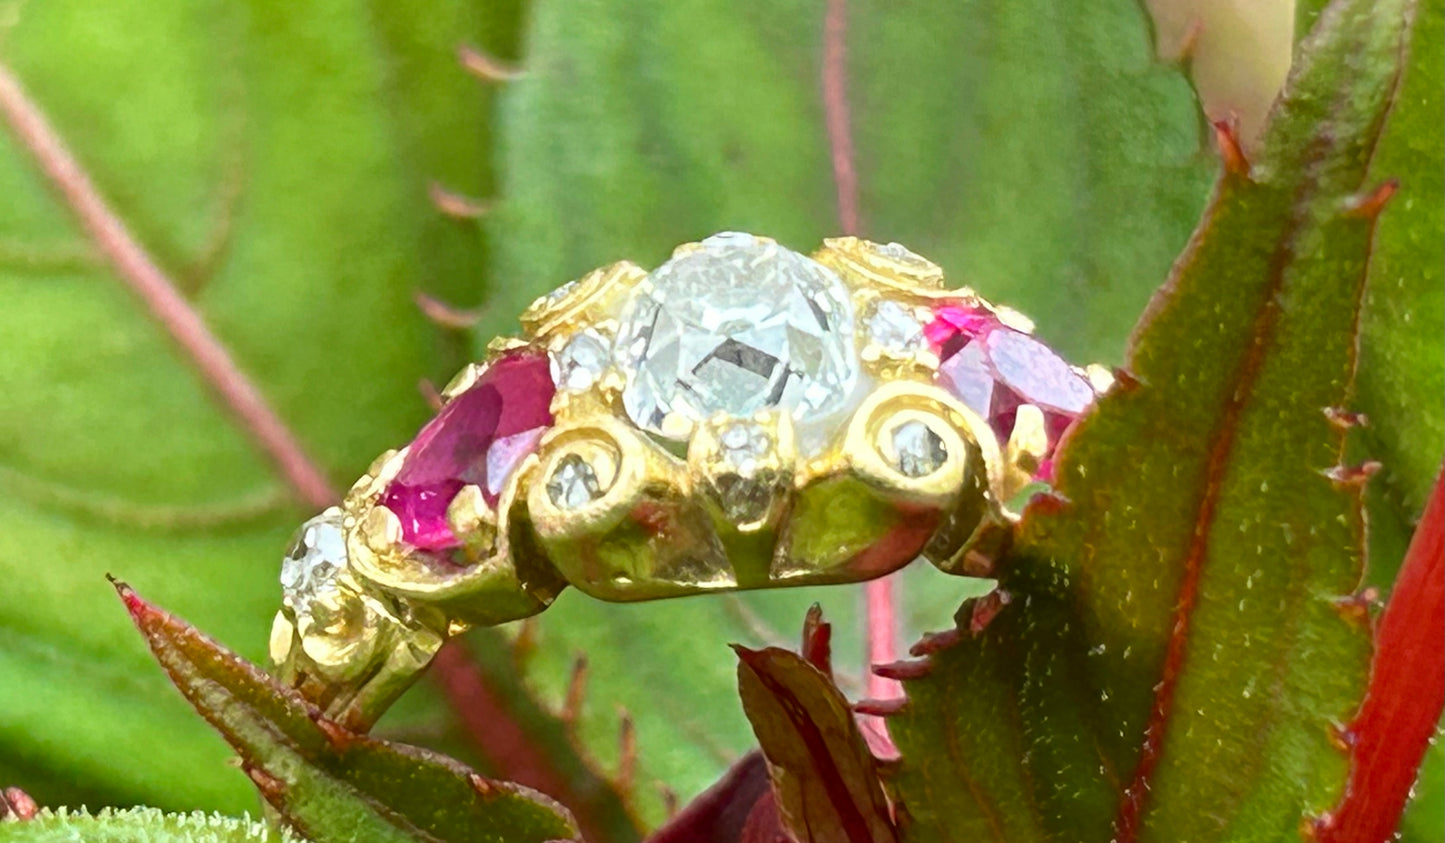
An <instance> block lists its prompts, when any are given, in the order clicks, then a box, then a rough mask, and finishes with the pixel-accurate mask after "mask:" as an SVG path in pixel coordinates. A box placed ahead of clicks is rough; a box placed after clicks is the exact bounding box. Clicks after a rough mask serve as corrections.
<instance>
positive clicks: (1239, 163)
mask: <svg viewBox="0 0 1445 843" xmlns="http://www.w3.org/2000/svg"><path fill="white" fill-rule="evenodd" d="M1213 125H1214V141H1215V143H1216V144H1218V145H1219V157H1220V160H1221V161H1222V162H1223V164H1224V171H1225V172H1226V173H1228V174H1229V175H1231V176H1237V177H1240V178H1245V179H1247V178H1249V159H1248V158H1246V157H1245V156H1244V147H1243V146H1241V145H1240V143H1239V118H1238V117H1230V118H1229V119H1226V120H1216V121H1214V123H1213Z"/></svg>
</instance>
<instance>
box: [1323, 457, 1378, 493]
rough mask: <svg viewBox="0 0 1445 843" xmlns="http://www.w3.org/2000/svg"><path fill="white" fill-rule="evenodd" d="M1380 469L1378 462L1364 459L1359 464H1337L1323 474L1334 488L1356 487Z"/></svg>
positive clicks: (1361, 485)
mask: <svg viewBox="0 0 1445 843" xmlns="http://www.w3.org/2000/svg"><path fill="white" fill-rule="evenodd" d="M1379 470H1380V464H1379V463H1378V462H1376V461H1374V460H1366V461H1365V462H1362V463H1360V464H1359V465H1337V466H1334V467H1333V468H1330V469H1327V470H1326V471H1325V476H1326V477H1328V478H1330V482H1332V483H1334V484H1335V486H1336V488H1341V489H1349V488H1354V489H1358V488H1361V487H1363V486H1364V485H1365V483H1366V482H1367V481H1368V480H1369V479H1370V478H1371V477H1373V476H1375V473H1376V472H1378V471H1379Z"/></svg>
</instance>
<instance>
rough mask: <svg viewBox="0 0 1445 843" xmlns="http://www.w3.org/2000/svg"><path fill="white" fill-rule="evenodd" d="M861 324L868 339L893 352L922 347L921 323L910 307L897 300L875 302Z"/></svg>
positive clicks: (899, 352) (910, 350) (908, 352)
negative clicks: (866, 332) (865, 329)
mask: <svg viewBox="0 0 1445 843" xmlns="http://www.w3.org/2000/svg"><path fill="white" fill-rule="evenodd" d="M863 324H864V326H865V327H866V328H867V329H868V339H869V340H871V341H872V342H874V343H875V344H877V345H878V346H880V347H882V348H884V349H886V350H888V351H890V352H893V353H894V354H910V353H912V352H914V351H917V350H918V349H920V348H922V347H923V341H924V336H923V323H922V322H921V321H919V319H918V317H917V316H914V315H913V309H912V308H910V307H907V306H905V305H903V304H900V303H899V302H896V301H892V300H890V299H881V300H879V301H877V302H875V303H874V305H873V307H872V309H871V310H870V311H869V313H868V316H867V317H866V318H865V319H864V323H863Z"/></svg>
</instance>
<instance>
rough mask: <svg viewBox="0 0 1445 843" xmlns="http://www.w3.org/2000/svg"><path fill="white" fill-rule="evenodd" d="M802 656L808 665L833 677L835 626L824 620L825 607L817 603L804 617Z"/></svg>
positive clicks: (810, 607) (809, 608)
mask: <svg viewBox="0 0 1445 843" xmlns="http://www.w3.org/2000/svg"><path fill="white" fill-rule="evenodd" d="M800 653H801V655H802V656H803V658H804V659H805V660H807V662H808V664H811V665H812V666H813V667H816V668H817V669H818V670H820V671H822V672H823V674H824V675H826V676H832V675H833V625H832V624H830V623H828V622H827V621H825V620H823V607H822V606H821V605H819V604H817V603H814V604H813V605H812V606H809V607H808V613H807V615H805V616H804V617H803V646H802V650H801V651H800Z"/></svg>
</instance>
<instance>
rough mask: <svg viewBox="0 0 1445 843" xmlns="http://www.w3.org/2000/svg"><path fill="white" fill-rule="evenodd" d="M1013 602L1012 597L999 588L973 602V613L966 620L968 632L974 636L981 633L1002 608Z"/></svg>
mask: <svg viewBox="0 0 1445 843" xmlns="http://www.w3.org/2000/svg"><path fill="white" fill-rule="evenodd" d="M1011 602H1013V595H1012V594H1009V593H1008V592H1007V591H1004V590H1003V589H1001V588H996V589H994V590H993V591H990V592H989V593H988V594H985V595H984V596H982V597H980V598H978V599H976V600H974V601H973V612H972V614H970V615H969V618H968V631H969V632H971V633H973V634H974V635H977V634H979V633H980V632H983V631H984V630H985V629H987V628H988V625H989V624H990V623H992V622H993V619H994V618H995V617H997V616H998V613H999V612H1001V611H1003V607H1005V606H1007V605H1008V604H1009V603H1011Z"/></svg>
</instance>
